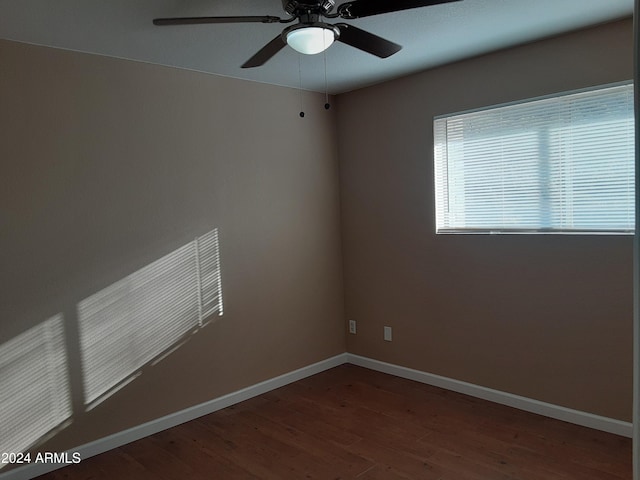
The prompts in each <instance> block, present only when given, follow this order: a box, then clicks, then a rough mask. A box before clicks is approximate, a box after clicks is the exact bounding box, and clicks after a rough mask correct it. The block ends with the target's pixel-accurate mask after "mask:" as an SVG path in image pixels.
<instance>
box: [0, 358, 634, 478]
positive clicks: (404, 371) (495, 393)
mask: <svg viewBox="0 0 640 480" xmlns="http://www.w3.org/2000/svg"><path fill="white" fill-rule="evenodd" d="M344 363H351V364H353V365H358V366H360V367H365V368H369V369H371V370H376V371H379V372H383V373H388V374H391V375H395V376H397V377H401V378H407V379H409V380H415V381H417V382H421V383H425V384H428V385H433V386H436V387H440V388H445V389H447V390H451V391H454V392H458V393H463V394H465V395H470V396H472V397H477V398H482V399H484V400H489V401H491V402H495V403H499V404H501V405H507V406H509V407H514V408H517V409H520V410H524V411H527V412H532V413H537V414H539V415H544V416H546V417H550V418H555V419H557V420H563V421H565V422H569V423H574V424H576V425H582V426H584V427H589V428H594V429H596V430H602V431H605V432H609V433H614V434H616V435H621V436H624V437H631V436H632V434H633V428H632V424H631V423H630V422H623V421H620V420H615V419H612V418H607V417H601V416H598V415H593V414H591V413H586V412H581V411H578V410H572V409H570V408H565V407H560V406H558V405H553V404H550V403H545V402H541V401H538V400H533V399H531V398H527V397H521V396H518V395H513V394H511V393H506V392H501V391H499V390H493V389H491V388H486V387H482V386H479V385H474V384H472V383H467V382H462V381H460V380H454V379H452V378H447V377H442V376H440V375H434V374H431V373H426V372H422V371H420V370H414V369H412V368H407V367H401V366H399V365H393V364H391V363H386V362H381V361H379V360H374V359H372V358H367V357H361V356H360V355H354V354H351V353H342V354H340V355H336V356H335V357H331V358H328V359H326V360H323V361H321V362H318V363H314V364H313V365H308V366H306V367H303V368H300V369H298V370H294V371H293V372H289V373H285V374H284V375H280V376H279V377H275V378H272V379H269V380H265V381H264V382H260V383H257V384H255V385H252V386H250V387H247V388H243V389H242V390H238V391H236V392H232V393H229V394H228V395H224V396H222V397H219V398H215V399H213V400H210V401H208V402H205V403H201V404H200V405H195V406H193V407H190V408H187V409H185V410H181V411H179V412H175V413H172V414H170V415H167V416H164V417H161V418H158V419H156V420H152V421H150V422H147V423H144V424H142V425H138V426H136V427H133V428H130V429H127V430H123V431H122V432H118V433H114V434H113V435H109V436H108V437H104V438H101V439H99V440H95V441H93V442H90V443H87V444H85V445H82V446H80V447H78V448H75V449H73V450H71V451H70V452H69V455H71V452H79V453H80V455H81V458H82V459H86V458H89V457H92V456H94V455H98V454H100V453H104V452H106V451H108V450H111V449H114V448H117V447H120V446H122V445H126V444H127V443H131V442H133V441H136V440H139V439H141V438H144V437H148V436H149V435H153V434H155V433H158V432H161V431H162V430H166V429H167V428H171V427H175V426H176V425H180V424H182V423H185V422H188V421H190V420H194V419H196V418H199V417H202V416H203V415H207V414H209V413H213V412H215V411H217V410H221V409H223V408H226V407H229V406H231V405H235V404H236V403H240V402H242V401H244V400H248V399H250V398H253V397H255V396H258V395H262V394H263V393H266V392H269V391H271V390H275V389H276V388H279V387H282V386H284V385H288V384H289V383H293V382H296V381H298V380H301V379H303V378H306V377H310V376H311V375H315V374H316V373H320V372H323V371H325V370H328V369H330V368H333V367H337V366H339V365H342V364H344ZM64 466H66V465H65V464H56V463H32V464H28V465H25V466H23V467H19V468H15V469H13V470H10V471H7V472H5V473H0V480H29V479H31V478H33V477H37V476H38V475H43V474H45V473H48V472H51V471H53V470H57V469H58V468H62V467H64Z"/></svg>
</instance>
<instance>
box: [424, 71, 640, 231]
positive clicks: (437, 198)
mask: <svg viewBox="0 0 640 480" xmlns="http://www.w3.org/2000/svg"><path fill="white" fill-rule="evenodd" d="M616 87H630V88H631V89H632V95H631V103H630V107H631V109H632V111H633V88H634V85H633V81H632V80H625V81H621V82H615V83H608V84H605V85H596V86H592V87H587V88H582V89H576V90H570V91H563V92H558V93H552V94H548V95H543V96H537V97H533V98H527V99H523V100H515V101H511V102H504V103H500V104H496V105H491V106H486V107H478V108H474V109H469V110H464V111H458V112H454V113H447V114H439V115H435V116H434V117H433V168H434V171H433V183H432V185H433V188H434V223H435V232H436V234H438V235H448V234H454V235H455V234H555V235H633V234H634V231H635V229H634V228H633V226H632V227H631V228H628V229H627V228H602V229H591V228H589V229H586V228H582V229H581V228H571V229H566V228H556V227H553V226H552V227H546V226H544V225H543V222H540V223H539V226H538V227H536V228H526V227H522V228H511V227H505V226H504V224H503V225H500V226H498V225H496V226H495V227H492V228H486V227H482V228H471V227H459V226H444V225H441V224H440V223H439V221H440V220H441V217H442V216H443V215H444V214H443V213H441V211H440V209H441V208H447V207H446V206H443V205H440V204H441V203H444V204H445V205H448V204H449V201H450V198H451V196H450V195H449V189H450V182H449V180H448V178H449V173H448V172H449V171H450V169H451V164H450V161H449V158H448V150H449V147H450V145H451V143H450V142H448V140H447V139H446V133H445V142H443V143H444V145H441V144H439V143H440V142H438V128H439V127H438V123H437V122H438V121H442V120H445V121H446V120H447V119H453V118H455V117H458V116H462V115H471V114H475V113H481V112H492V111H494V110H497V109H502V108H505V107H513V106H518V105H526V104H530V103H534V102H539V101H543V100H561V99H562V98H563V97H567V96H572V95H578V94H582V93H590V92H596V91H598V90H606V89H611V88H616ZM630 119H631V121H632V122H633V121H634V118H633V114H632V116H631V117H630ZM440 128H442V127H440ZM445 128H446V127H445ZM537 128H541V127H537ZM554 128H562V127H558V125H557V124H552V123H549V124H546V125H544V126H542V130H544V132H546V135H547V137H548V136H549V135H550V133H549V132H550V131H551V130H553V129H554ZM532 131H533V129H532ZM544 132H543V133H544ZM538 133H539V132H538ZM631 138H632V139H633V126H632V128H631ZM536 145H537V149H538V151H540V148H541V143H537V144H536ZM546 148H547V149H548V148H549V145H548V143H547V145H546ZM439 149H441V150H444V152H445V153H442V152H439ZM442 155H445V159H444V161H443V162H444V165H445V168H446V170H447V173H446V174H444V176H441V177H439V176H438V173H439V170H440V167H439V165H438V163H439V161H440V159H439V158H440V156H442ZM546 159H547V161H548V160H550V158H549V156H546ZM541 163H542V162H541ZM547 163H548V162H547ZM633 163H634V162H633V158H631V165H632V168H633ZM538 165H540V164H538ZM549 168H550V166H549V165H548V164H547V170H549ZM547 173H548V172H547ZM633 177H634V175H633V172H632V175H631V177H630V180H629V181H630V182H631V186H632V188H633V184H634V181H633V180H634V179H633ZM443 178H444V183H445V185H443V182H442V179H443ZM549 185H550V182H547V183H545V184H544V185H542V184H541V185H539V187H540V188H539V189H538V190H537V191H538V192H542V191H543V190H544V188H545V187H546V188H548V187H549ZM443 189H444V190H446V192H445V193H444V194H443V193H442V190H443ZM538 195H539V196H540V197H543V196H542V195H540V193H538ZM542 203H546V204H547V207H546V209H547V210H549V211H550V206H549V205H550V202H549V199H548V198H547V200H546V202H545V201H544V199H542ZM633 203H634V202H633V196H632V200H631V204H632V205H633ZM541 210H544V207H543V208H541ZM631 224H632V225H633V222H631Z"/></svg>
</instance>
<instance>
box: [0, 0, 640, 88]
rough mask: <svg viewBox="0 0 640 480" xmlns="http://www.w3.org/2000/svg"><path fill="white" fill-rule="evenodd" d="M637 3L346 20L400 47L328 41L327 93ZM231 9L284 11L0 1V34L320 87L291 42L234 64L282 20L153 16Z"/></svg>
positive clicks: (430, 10) (552, 1)
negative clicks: (251, 64)
mask: <svg viewBox="0 0 640 480" xmlns="http://www.w3.org/2000/svg"><path fill="white" fill-rule="evenodd" d="M362 1H366V0H362ZM389 1H390V2H393V1H394V0H389ZM336 3H337V4H340V3H344V1H343V0H338V1H337V2H336ZM633 3H634V1H633V0H533V1H532V0H463V1H461V2H456V3H448V4H442V5H436V6H431V7H423V8H419V9H414V10H407V11H403V12H396V13H391V14H386V15H378V16H374V17H368V18H363V19H358V20H353V21H349V22H350V23H352V24H353V25H355V26H357V27H359V28H362V29H365V30H368V31H370V32H372V33H375V34H376V35H379V36H382V37H384V38H387V39H388V40H391V41H393V42H395V43H398V44H400V45H403V47H404V48H403V49H402V50H401V51H400V52H399V53H397V54H395V55H393V56H391V57H389V58H387V59H379V58H377V57H374V56H372V55H370V54H368V53H365V52H362V51H359V50H356V49H354V48H352V47H350V46H348V45H345V44H341V43H336V44H334V45H333V46H331V48H329V50H327V52H326V65H327V66H326V72H327V74H326V75H327V87H328V91H329V93H341V92H345V91H349V90H354V89H357V88H360V87H363V86H366V85H371V84H374V83H378V82H381V81H384V80H387V79H390V78H395V77H399V76H402V75H406V74H408V73H412V72H417V71H420V70H424V69H426V68H429V67H433V66H436V65H441V64H444V63H448V62H451V61H455V60H459V59H462V58H465V57H470V56H474V55H478V54H482V53H486V52H489V51H492V50H496V49H500V48H504V47H509V46H512V45H517V44H520V43H524V42H528V41H531V40H535V39H539V38H544V37H547V36H551V35H555V34H558V33H562V32H565V31H570V30H574V29H578V28H582V27H586V26H590V25H594V24H598V23H602V22H607V21H611V20H615V19H618V18H623V17H627V16H630V15H632V13H633ZM230 15H274V16H281V17H283V18H285V17H286V15H284V12H283V11H282V4H281V0H0V38H4V39H9V40H17V41H21V42H27V43H34V44H39V45H48V46H52V47H58V48H64V49H71V50H77V51H81V52H91V53H97V54H101V55H108V56H113V57H120V58H127V59H133V60H139V61H144V62H151V63H157V64H162V65H171V66H176V67H181V68H188V69H193V70H198V71H203V72H210V73H215V74H219V75H225V76H230V77H236V78H244V79H248V80H254V81H259V82H265V83H271V84H276V85H286V86H290V87H294V88H300V87H301V88H303V89H306V90H315V91H320V92H323V91H324V90H325V70H324V64H325V56H324V54H318V55H312V56H307V55H300V54H298V53H296V52H295V51H293V50H291V49H290V48H288V47H287V48H285V49H283V50H282V51H280V52H279V53H278V54H277V55H276V56H275V57H273V58H272V59H271V60H270V61H269V62H268V63H267V64H265V65H264V66H262V67H258V68H253V69H241V68H240V65H241V64H242V63H244V62H245V61H246V60H247V59H249V57H251V56H252V55H253V54H254V53H255V52H257V51H258V50H259V49H260V48H261V47H262V46H263V45H265V44H266V43H267V42H268V41H270V40H271V39H273V38H274V37H275V36H276V35H278V33H279V32H280V31H281V30H282V28H283V27H284V26H286V25H281V24H259V23H250V24H225V25H220V24H217V25H190V26H171V27H156V26H154V25H153V24H152V23H151V20H152V19H153V18H156V17H178V16H230ZM328 22H329V23H335V22H332V21H328ZM1 68H2V66H1V65H0V69H1Z"/></svg>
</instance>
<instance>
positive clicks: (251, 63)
mask: <svg viewBox="0 0 640 480" xmlns="http://www.w3.org/2000/svg"><path fill="white" fill-rule="evenodd" d="M286 45H287V44H286V42H285V41H284V40H283V39H282V35H278V36H277V37H276V38H274V39H273V40H271V41H270V42H269V43H267V44H266V45H265V46H264V47H262V48H261V49H260V50H259V51H258V53H256V54H255V55H254V56H253V57H251V58H250V59H249V60H247V61H246V62H244V63H243V64H242V68H252V67H259V66H260V65H264V64H265V63H267V61H268V60H269V59H270V58H271V57H273V56H274V55H275V54H276V53H278V52H279V51H280V50H282V49H283V48H284V47H285V46H286Z"/></svg>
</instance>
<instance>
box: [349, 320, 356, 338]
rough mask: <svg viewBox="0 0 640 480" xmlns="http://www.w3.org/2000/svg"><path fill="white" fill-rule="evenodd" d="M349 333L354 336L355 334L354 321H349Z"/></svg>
mask: <svg viewBox="0 0 640 480" xmlns="http://www.w3.org/2000/svg"><path fill="white" fill-rule="evenodd" d="M349 333H351V334H353V335H355V334H356V321H355V320H349Z"/></svg>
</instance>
